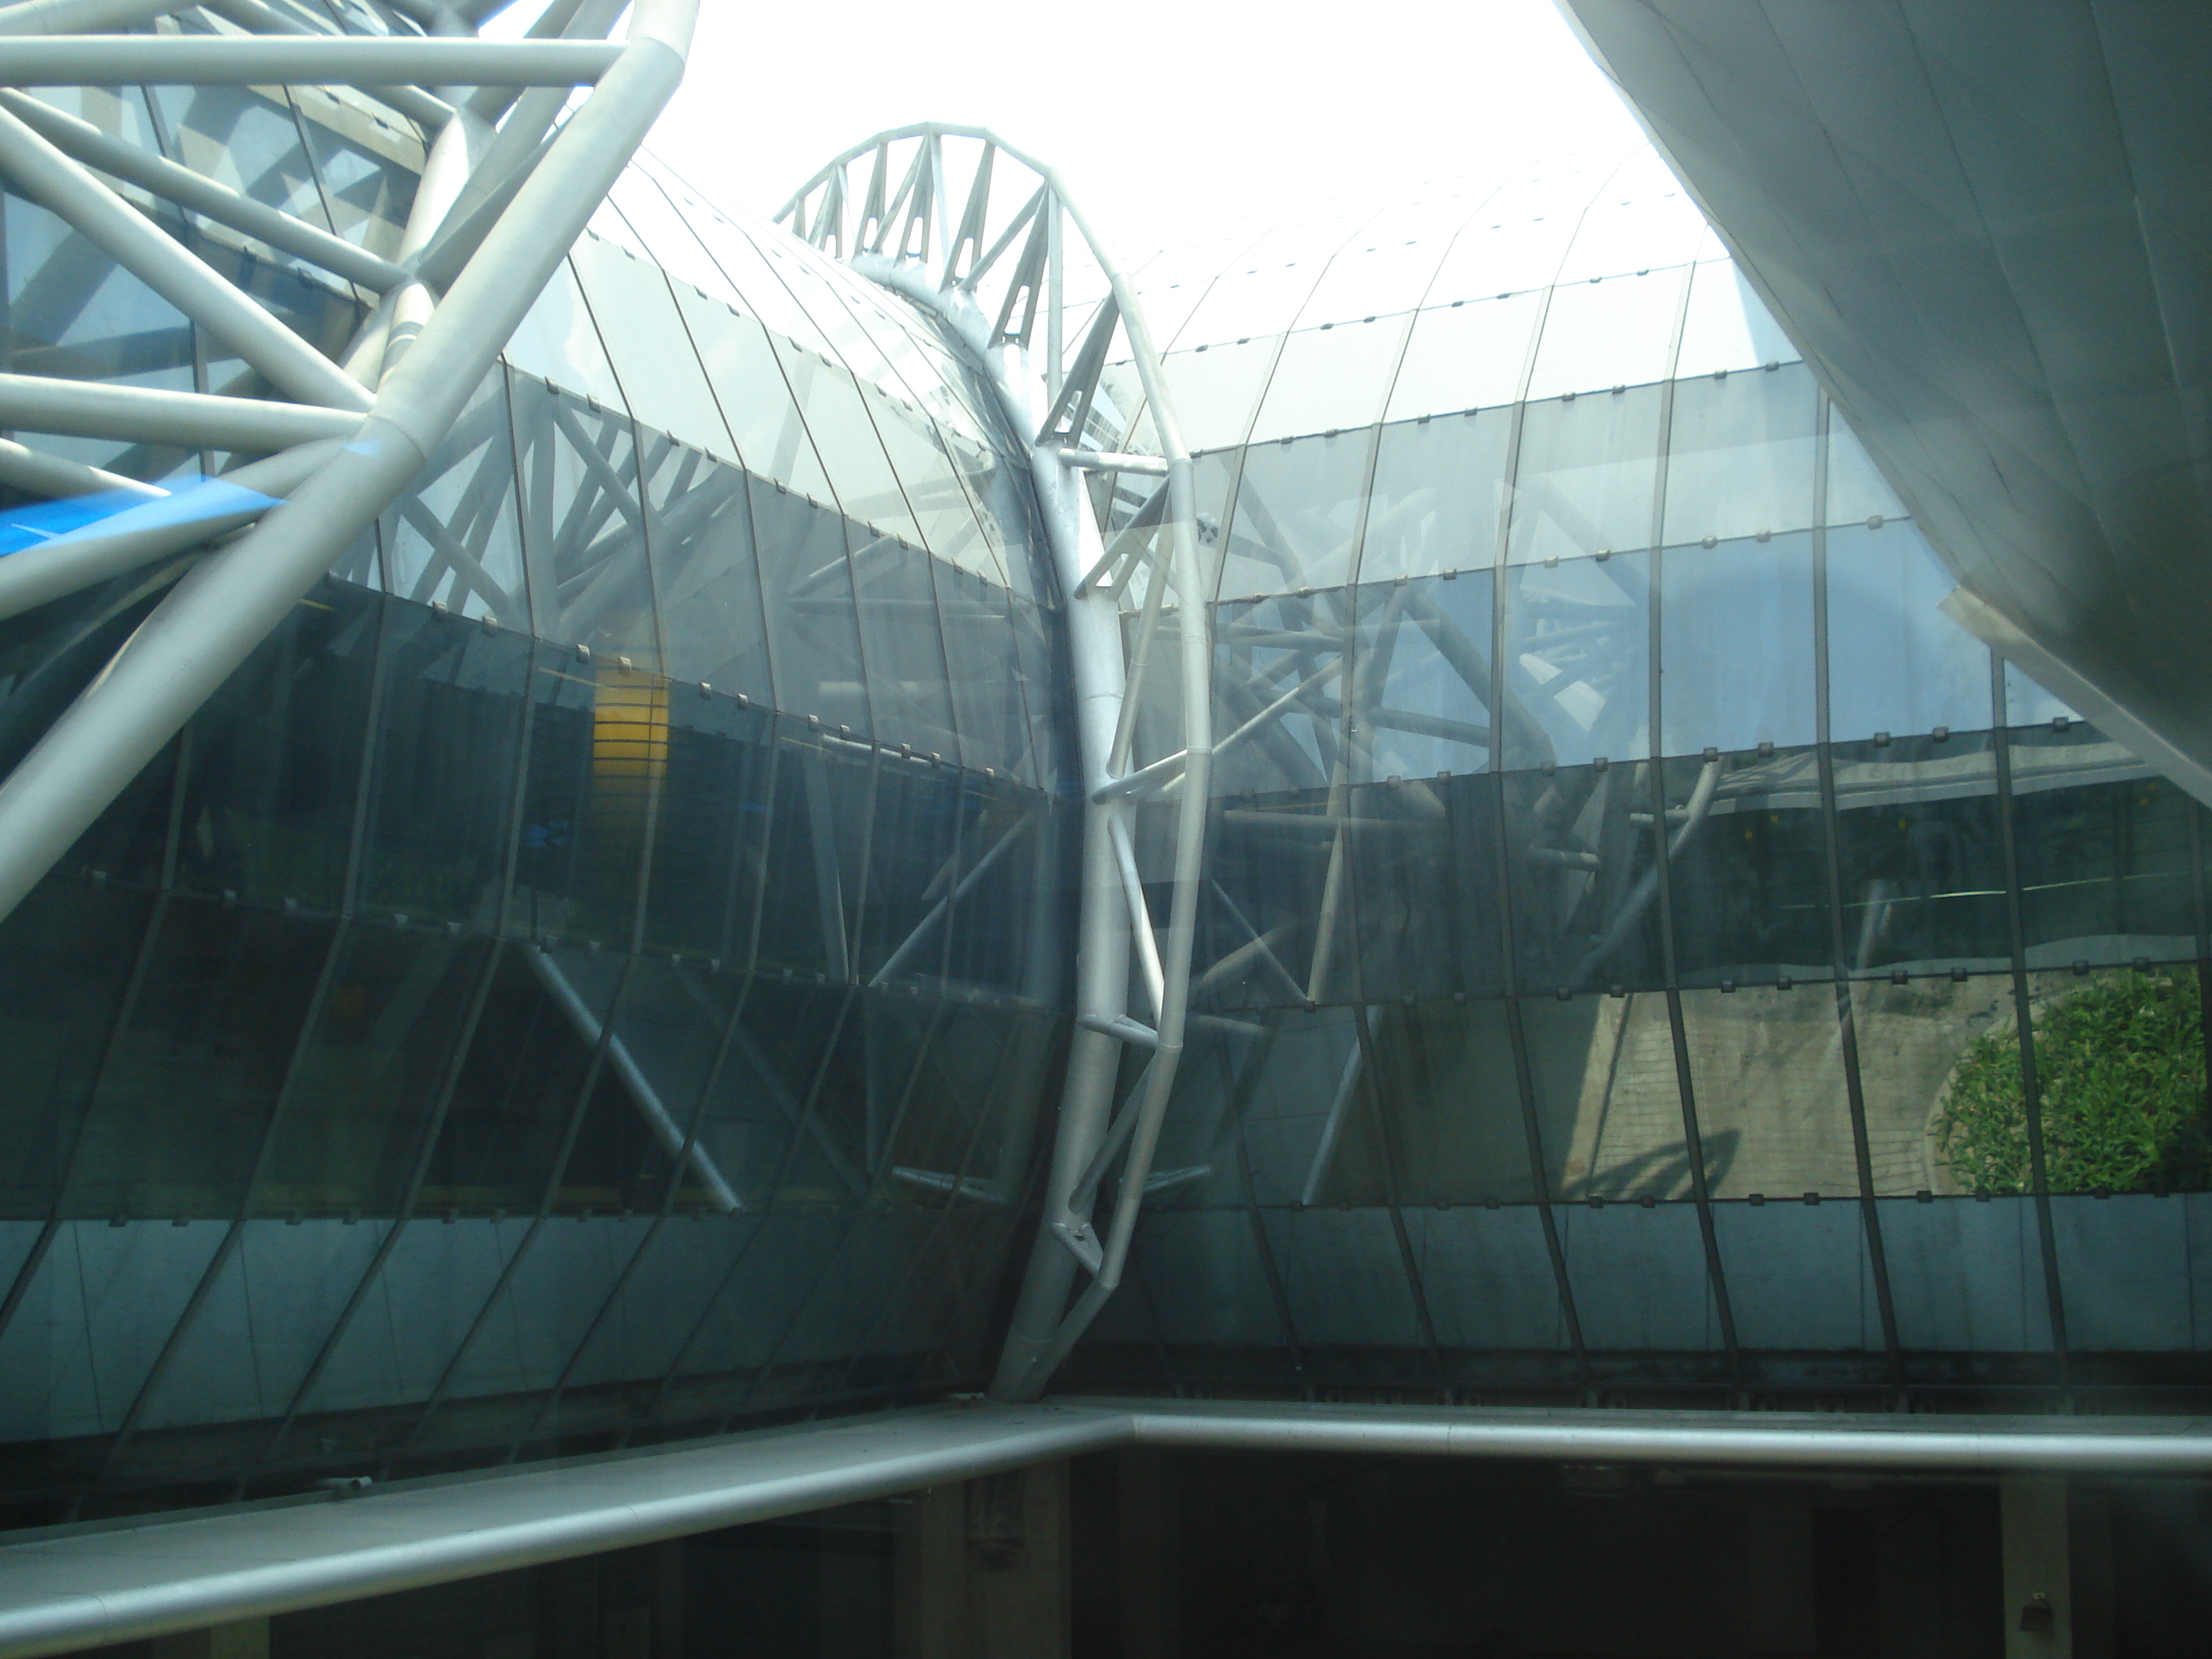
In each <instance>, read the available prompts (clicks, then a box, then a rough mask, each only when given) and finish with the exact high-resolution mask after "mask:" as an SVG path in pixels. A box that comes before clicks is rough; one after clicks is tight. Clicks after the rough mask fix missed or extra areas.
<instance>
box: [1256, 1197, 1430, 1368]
mask: <svg viewBox="0 0 2212 1659" xmlns="http://www.w3.org/2000/svg"><path fill="white" fill-rule="evenodd" d="M1260 1218H1261V1224H1262V1225H1264V1226H1265V1227H1266V1229H1267V1248H1268V1250H1269V1252H1270V1254H1272V1255H1273V1257H1274V1261H1275V1272H1276V1275H1277V1277H1278V1278H1279V1279H1280V1281H1281V1283H1282V1286H1283V1299H1284V1301H1285V1302H1286V1303H1288V1304H1290V1312H1291V1324H1292V1325H1293V1326H1294V1327H1296V1328H1297V1334H1298V1341H1299V1343H1300V1344H1301V1345H1302V1346H1304V1348H1305V1349H1306V1351H1307V1352H1306V1358H1307V1362H1308V1363H1309V1364H1318V1365H1321V1366H1322V1367H1327V1366H1328V1365H1330V1364H1331V1363H1332V1361H1334V1363H1336V1364H1342V1363H1344V1361H1343V1359H1342V1358H1338V1357H1337V1356H1333V1355H1331V1354H1328V1353H1327V1352H1322V1353H1319V1354H1316V1353H1315V1352H1312V1351H1313V1350H1314V1349H1316V1348H1320V1349H1323V1350H1327V1349H1330V1348H1385V1349H1398V1350H1406V1349H1413V1348H1418V1347H1419V1346H1422V1339H1421V1330H1420V1325H1419V1321H1418V1320H1417V1319H1416V1317H1415V1315H1414V1311H1413V1293H1412V1291H1410V1290H1409V1289H1407V1283H1406V1269H1405V1260H1404V1257H1403V1256H1402V1255H1401V1254H1400V1252H1399V1249H1398V1239H1397V1234H1396V1231H1395V1229H1394V1228H1393V1227H1392V1226H1391V1225H1390V1217H1389V1213H1388V1212H1385V1211H1382V1210H1346V1211H1343V1212H1336V1211H1330V1210H1280V1209H1267V1210H1262V1211H1261V1212H1260ZM1237 1219H1239V1220H1242V1219H1243V1218H1242V1217H1241V1216H1240V1217H1238V1218H1237ZM1245 1294H1246V1295H1248V1296H1250V1297H1255V1298H1258V1299H1260V1300H1261V1301H1262V1302H1263V1303H1264V1301H1265V1298H1266V1297H1267V1280H1266V1279H1264V1278H1261V1279H1255V1281H1254V1282H1253V1283H1252V1284H1251V1285H1249V1287H1248V1288H1247V1289H1246V1291H1245ZM1410 1358H1411V1356H1410V1355H1407V1356H1406V1358H1401V1360H1400V1361H1399V1362H1398V1363H1399V1364H1401V1365H1402V1364H1405V1363H1406V1359H1410ZM1369 1363H1373V1362H1371V1361H1370V1362H1369Z"/></svg>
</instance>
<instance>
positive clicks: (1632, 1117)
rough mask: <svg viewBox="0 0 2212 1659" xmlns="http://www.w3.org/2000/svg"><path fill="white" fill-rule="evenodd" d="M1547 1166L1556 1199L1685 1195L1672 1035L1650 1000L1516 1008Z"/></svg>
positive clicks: (1686, 1168)
mask: <svg viewBox="0 0 2212 1659" xmlns="http://www.w3.org/2000/svg"><path fill="white" fill-rule="evenodd" d="M1521 1018H1522V1030H1523V1032H1524V1033H1525V1035H1526V1040H1527V1042H1528V1069H1529V1074H1530V1078H1531V1079H1532V1081H1533V1083H1534V1088H1535V1097H1536V1111H1537V1118H1538V1121H1539V1123H1540V1124H1541V1128H1542V1132H1543V1138H1544V1147H1545V1156H1546V1157H1547V1158H1550V1159H1552V1160H1553V1161H1554V1163H1555V1165H1556V1167H1557V1170H1558V1175H1557V1177H1556V1180H1555V1182H1554V1188H1553V1189H1554V1191H1555V1193H1556V1194H1558V1195H1559V1197H1561V1198H1564V1199H1568V1200H1574V1199H1582V1198H1597V1199H1607V1198H1611V1199H1620V1198H1643V1197H1650V1198H1653V1199H1674V1198H1686V1197H1687V1196H1688V1195H1689V1193H1690V1190H1691V1164H1690V1156H1689V1146H1688V1140H1687V1137H1686V1135H1685V1134H1684V1133H1683V1128H1682V1103H1681V1091H1680V1085H1678V1084H1677V1082H1676V1080H1675V1075H1674V1029H1673V1027H1672V1026H1671V1025H1670V1024H1669V1023H1668V1018H1667V1002H1666V999H1665V998H1664V997H1662V996H1660V995H1658V994H1629V995H1626V996H1618V997H1611V996H1608V997H1577V998H1576V999H1574V1000H1571V1001H1568V1002H1559V1001H1556V1000H1553V1001H1546V1000H1543V999H1541V998H1530V999H1528V1000H1524V1001H1523V1002H1522V1005H1521Z"/></svg>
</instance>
